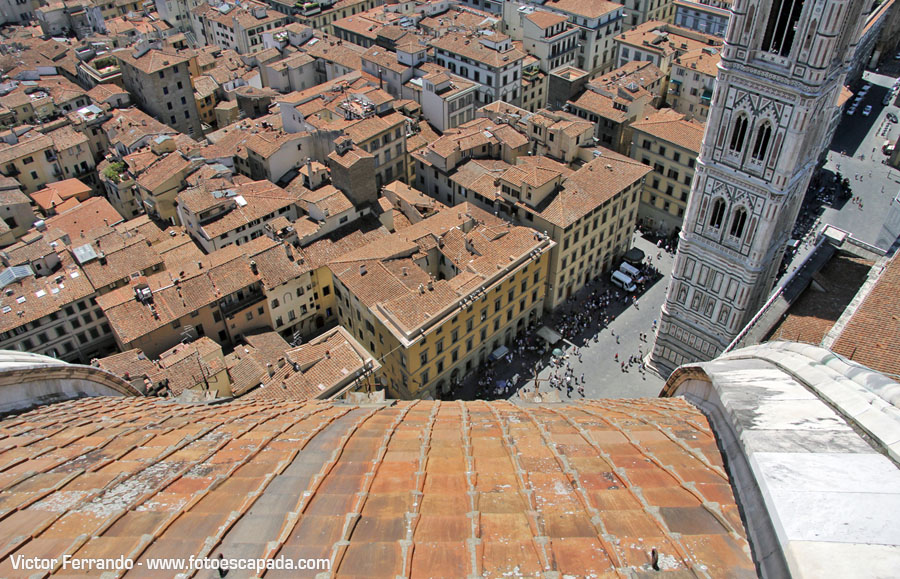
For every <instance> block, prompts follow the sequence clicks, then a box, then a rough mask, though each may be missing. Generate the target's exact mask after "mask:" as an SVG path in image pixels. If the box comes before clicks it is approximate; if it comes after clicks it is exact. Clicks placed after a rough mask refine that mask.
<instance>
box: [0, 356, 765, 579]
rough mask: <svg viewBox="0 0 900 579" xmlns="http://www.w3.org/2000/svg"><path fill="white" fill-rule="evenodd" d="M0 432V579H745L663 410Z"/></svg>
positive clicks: (291, 416) (498, 408)
mask: <svg viewBox="0 0 900 579" xmlns="http://www.w3.org/2000/svg"><path fill="white" fill-rule="evenodd" d="M285 367H287V366H285ZM276 386H277V387H280V385H276ZM61 425H65V428H63V427H61ZM0 430H2V432H3V434H4V436H5V438H4V440H5V441H6V444H4V446H3V448H2V450H0V461H2V462H3V464H6V465H7V470H6V472H5V473H4V474H5V476H4V477H3V478H2V480H0V500H2V501H3V504H4V505H6V508H7V509H9V511H8V515H7V517H6V518H5V519H4V528H6V529H8V530H14V531H15V533H16V536H20V537H28V538H29V540H27V541H21V542H13V543H10V544H9V545H8V550H9V556H7V557H6V558H5V559H4V560H3V561H2V562H0V575H3V576H11V575H13V574H14V573H13V570H12V558H13V557H15V556H16V555H26V554H29V553H34V552H35V549H38V548H39V549H40V551H41V553H42V554H43V555H44V556H47V557H61V555H62V554H63V553H64V552H69V550H74V551H76V552H75V553H74V554H75V555H76V556H78V553H83V554H84V555H85V556H87V554H89V553H98V552H105V551H101V550H104V549H105V550H109V549H114V550H115V551H116V552H119V553H123V552H127V553H134V556H135V557H136V558H137V561H136V562H135V567H136V568H138V567H140V566H145V565H146V563H147V560H148V559H150V558H156V557H163V556H165V557H172V558H182V559H184V560H187V559H189V558H190V557H191V556H194V557H210V558H218V557H219V555H220V554H222V555H223V556H225V557H229V556H237V555H236V554H237V553H239V554H240V556H241V557H247V558H263V557H279V556H283V557H286V558H292V559H296V558H298V557H304V558H309V557H313V558H315V557H325V558H330V559H331V572H332V573H335V574H338V575H346V576H353V575H356V576H360V575H367V576H381V577H395V576H397V575H402V574H409V575H411V576H422V577H434V576H453V577H466V576H525V575H540V574H541V573H547V572H549V573H557V574H559V575H560V576H579V577H585V576H602V575H606V574H610V575H629V574H634V573H635V572H642V571H646V573H654V572H653V571H652V570H651V568H652V567H651V552H652V550H654V549H655V550H656V552H657V555H658V566H659V567H660V569H661V572H663V573H674V574H678V573H681V574H685V575H692V574H693V573H695V572H700V570H702V572H703V573H704V574H706V575H709V576H713V577H721V576H732V577H737V576H740V577H753V576H755V568H754V565H753V561H752V559H751V557H750V549H749V545H748V542H747V539H746V534H745V531H744V528H743V525H742V523H741V519H740V517H739V516H737V506H736V504H735V500H734V497H733V494H732V491H731V487H730V484H729V479H728V477H727V475H726V473H725V469H724V467H723V463H722V458H721V454H720V452H719V450H718V448H717V445H716V438H715V436H714V435H713V433H712V431H711V429H710V427H709V423H708V421H707V419H706V417H705V416H704V415H703V414H702V413H701V412H700V411H699V410H697V409H696V408H695V407H693V406H691V405H690V404H689V403H687V402H686V401H684V400H683V399H644V400H604V401H591V402H580V403H576V404H560V405H552V406H551V405H546V406H536V405H535V406H533V405H527V404H525V405H515V404H512V403H509V402H505V401H504V402H481V401H475V402H435V401H398V402H396V403H393V404H387V405H385V404H380V405H373V406H359V405H355V404H353V403H329V402H307V403H304V402H293V401H285V400H272V401H255V400H254V401H249V400H238V401H234V402H230V403H226V404H218V405H199V404H198V405H178V404H172V403H171V402H169V401H161V400H155V399H152V398H140V397H132V398H108V397H99V398H82V399H79V400H72V401H69V402H62V403H58V404H53V405H50V406H43V407H40V408H37V409H35V410H32V411H30V412H26V413H22V414H19V415H17V416H14V417H11V418H6V419H4V420H2V421H0ZM26 449H27V451H26ZM348 520H352V521H353V523H354V524H347V521H348ZM73 544H76V545H81V547H72V545H73ZM77 549H80V550H77Z"/></svg>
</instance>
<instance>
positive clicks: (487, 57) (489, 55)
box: [430, 32, 525, 68]
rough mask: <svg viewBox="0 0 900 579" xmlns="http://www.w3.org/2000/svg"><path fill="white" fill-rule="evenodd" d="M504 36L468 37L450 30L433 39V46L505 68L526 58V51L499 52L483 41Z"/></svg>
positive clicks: (512, 49) (478, 61)
mask: <svg viewBox="0 0 900 579" xmlns="http://www.w3.org/2000/svg"><path fill="white" fill-rule="evenodd" d="M499 38H502V36H501V35H498V34H495V35H494V36H493V37H492V36H483V37H475V38H467V37H466V36H464V35H463V34H460V33H458V32H448V33H447V34H444V35H443V36H441V37H439V38H436V39H434V40H432V41H431V43H430V44H431V46H433V47H435V48H439V49H441V50H445V51H447V52H451V53H453V54H458V55H461V56H464V57H466V58H469V59H472V60H474V61H475V62H476V63H480V64H485V65H487V66H490V67H493V68H503V67H506V66H510V65H513V64H515V63H516V61H518V60H522V59H523V58H525V53H524V52H521V51H519V50H516V49H515V48H511V49H509V50H507V51H505V52H499V51H497V50H494V49H493V48H490V47H488V46H485V45H484V44H483V43H482V42H481V41H482V40H484V41H492V42H493V41H496V40H499Z"/></svg>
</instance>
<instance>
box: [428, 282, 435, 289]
mask: <svg viewBox="0 0 900 579" xmlns="http://www.w3.org/2000/svg"><path fill="white" fill-rule="evenodd" d="M433 289H434V282H433V281H431V280H428V291H431V290H433Z"/></svg>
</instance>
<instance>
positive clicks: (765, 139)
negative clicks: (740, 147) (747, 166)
mask: <svg viewBox="0 0 900 579" xmlns="http://www.w3.org/2000/svg"><path fill="white" fill-rule="evenodd" d="M771 139H772V125H771V124H769V123H768V122H766V123H764V124H763V125H762V126H761V127H760V128H759V130H758V131H756V143H754V145H753V158H754V159H755V160H757V161H762V160H763V159H765V158H766V152H768V150H769V141H770V140H771Z"/></svg>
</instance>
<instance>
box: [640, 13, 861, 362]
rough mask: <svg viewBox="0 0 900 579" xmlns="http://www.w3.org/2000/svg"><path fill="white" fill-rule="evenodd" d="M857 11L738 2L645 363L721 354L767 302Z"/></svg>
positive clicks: (823, 135) (821, 139)
mask: <svg viewBox="0 0 900 579" xmlns="http://www.w3.org/2000/svg"><path fill="white" fill-rule="evenodd" d="M864 3H865V2H864V0H734V2H733V4H732V16H731V22H730V25H729V27H728V33H727V35H726V42H725V46H724V47H723V49H722V60H721V64H720V68H719V74H718V78H717V81H716V87H715V90H714V93H713V99H712V105H711V107H710V113H709V120H708V121H707V125H706V133H705V135H704V138H703V145H702V147H701V149H700V157H699V159H698V163H697V168H696V172H695V176H694V182H693V184H692V187H691V199H690V202H689V203H688V207H687V213H686V215H685V218H684V226H683V229H682V231H681V235H680V239H679V246H678V254H677V256H676V258H675V266H674V269H673V271H672V280H671V282H670V283H669V289H668V293H667V295H666V303H665V304H664V305H663V307H662V311H661V315H660V324H659V326H658V328H657V334H656V342H655V344H654V347H653V351H652V353H651V362H652V363H653V364H654V365H655V366H656V368H657V369H658V370H659V371H660V372H661V373H662V374H664V375H668V374H669V373H671V371H672V370H674V369H675V368H676V367H678V366H679V365H681V364H684V363H688V362H694V361H698V360H709V359H711V358H713V357H715V356H716V355H718V354H720V353H721V352H722V350H723V349H724V348H725V347H726V346H728V344H729V343H730V342H731V341H732V340H733V339H734V337H735V336H736V335H737V334H738V332H740V330H741V329H742V328H743V327H744V326H745V325H746V324H747V322H749V320H750V319H751V318H752V317H753V315H754V314H755V313H756V312H757V311H758V310H759V308H760V307H761V306H762V304H763V303H764V302H765V300H766V299H767V297H768V295H769V292H770V291H771V290H772V287H773V285H774V281H775V276H776V274H777V273H778V267H779V265H780V264H781V259H782V256H783V253H784V248H785V244H786V242H787V241H788V239H789V236H790V233H791V230H792V228H793V225H794V221H795V220H796V218H797V213H798V212H799V210H800V204H801V202H802V200H803V196H804V193H805V192H806V188H807V186H808V184H809V181H810V178H811V176H812V173H813V171H814V170H815V167H816V163H817V160H818V158H819V155H820V153H821V152H822V150H823V149H824V148H825V147H826V146H827V145H828V143H827V142H826V140H827V139H828V138H829V137H830V135H829V134H828V126H829V124H830V122H831V120H832V119H833V117H834V115H835V112H836V111H835V104H836V102H837V97H838V93H839V91H840V90H841V86H842V84H843V81H844V76H845V74H846V71H847V68H848V66H849V64H850V57H851V56H852V54H853V49H854V47H855V45H856V42H857V40H858V38H859V34H860V31H861V28H862V24H863V22H864V18H863V5H864Z"/></svg>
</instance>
